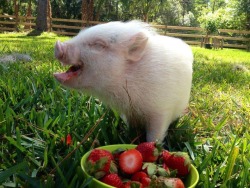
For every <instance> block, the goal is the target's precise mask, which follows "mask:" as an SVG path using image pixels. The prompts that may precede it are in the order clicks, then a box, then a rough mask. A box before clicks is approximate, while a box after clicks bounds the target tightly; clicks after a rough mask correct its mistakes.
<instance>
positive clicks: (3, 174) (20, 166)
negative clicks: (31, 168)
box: [0, 161, 28, 184]
mask: <svg viewBox="0 0 250 188" xmlns="http://www.w3.org/2000/svg"><path fill="white" fill-rule="evenodd" d="M27 168H28V163H27V162H26V161H23V162H21V163H18V164H17V165H15V166H13V167H10V168H9V169H7V170H5V171H3V172H1V173H0V184H1V183H3V182H4V181H5V180H6V179H7V178H9V177H10V176H11V175H13V174H15V173H17V172H19V171H21V170H25V169H27Z"/></svg>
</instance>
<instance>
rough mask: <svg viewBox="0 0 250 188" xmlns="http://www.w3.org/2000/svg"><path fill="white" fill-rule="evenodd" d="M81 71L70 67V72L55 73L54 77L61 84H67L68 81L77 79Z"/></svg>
mask: <svg viewBox="0 0 250 188" xmlns="http://www.w3.org/2000/svg"><path fill="white" fill-rule="evenodd" d="M79 71H80V70H79V69H78V68H77V67H73V66H72V67H70V68H69V70H67V71H66V72H63V73H54V77H55V78H56V79H57V80H58V81H59V82H66V81H67V80H70V79H71V78H73V77H75V76H77V75H78V73H79Z"/></svg>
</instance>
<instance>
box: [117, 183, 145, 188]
mask: <svg viewBox="0 0 250 188" xmlns="http://www.w3.org/2000/svg"><path fill="white" fill-rule="evenodd" d="M122 188H143V185H142V184H141V183H140V182H138V181H128V182H126V183H124V184H123V186H122Z"/></svg>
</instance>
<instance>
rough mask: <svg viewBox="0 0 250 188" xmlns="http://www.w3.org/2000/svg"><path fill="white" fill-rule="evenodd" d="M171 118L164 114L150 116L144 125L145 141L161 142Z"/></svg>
mask: <svg viewBox="0 0 250 188" xmlns="http://www.w3.org/2000/svg"><path fill="white" fill-rule="evenodd" d="M171 121H172V120H171V118H170V117H166V115H154V116H152V117H150V121H149V124H148V125H147V126H146V132H147V141H148V142H155V141H156V140H157V141H159V142H162V141H163V140H164V137H165V135H166V133H167V130H168V127H169V125H170V123H171Z"/></svg>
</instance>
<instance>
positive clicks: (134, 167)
mask: <svg viewBox="0 0 250 188" xmlns="http://www.w3.org/2000/svg"><path fill="white" fill-rule="evenodd" d="M119 166H120V169H121V171H122V172H124V173H126V174H134V173H135V172H138V171H139V170H141V167H142V155H141V153H140V152H139V151H137V150H136V149H130V150H127V151H124V152H123V153H122V154H121V155H120V157H119Z"/></svg>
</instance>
